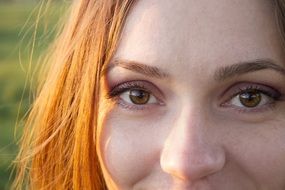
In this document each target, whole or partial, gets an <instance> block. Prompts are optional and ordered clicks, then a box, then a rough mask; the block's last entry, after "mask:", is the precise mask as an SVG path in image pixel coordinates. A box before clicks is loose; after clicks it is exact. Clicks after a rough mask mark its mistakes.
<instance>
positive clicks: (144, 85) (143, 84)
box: [110, 80, 165, 98]
mask: <svg viewBox="0 0 285 190" xmlns="http://www.w3.org/2000/svg"><path fill="white" fill-rule="evenodd" d="M136 87H137V88H140V89H143V90H145V91H147V92H148V93H151V94H153V95H154V96H155V97H156V96H159V97H158V98H165V96H164V93H163V92H162V91H161V90H160V88H158V87H157V86H156V85H155V84H153V83H152V82H149V81H146V80H131V81H125V82H121V83H119V84H117V85H115V86H114V87H112V88H111V90H110V93H112V91H114V90H116V89H118V88H121V89H122V91H121V92H123V91H126V90H129V89H131V88H136ZM123 89H125V90H123Z"/></svg>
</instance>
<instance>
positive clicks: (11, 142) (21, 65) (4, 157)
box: [0, 1, 67, 190]
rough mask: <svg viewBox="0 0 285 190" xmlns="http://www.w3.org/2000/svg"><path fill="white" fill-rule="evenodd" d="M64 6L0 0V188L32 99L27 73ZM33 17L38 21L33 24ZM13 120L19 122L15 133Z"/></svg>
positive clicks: (7, 175)
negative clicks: (3, 1) (0, 0)
mask: <svg viewBox="0 0 285 190" xmlns="http://www.w3.org/2000/svg"><path fill="white" fill-rule="evenodd" d="M42 2H45V1H42ZM66 5H67V3H65V4H63V3H61V4H59V3H56V4H55V3H52V4H51V5H50V6H47V5H43V6H41V4H40V3H39V4H36V3H27V2H22V3H20V2H18V3H1V2H0V18H1V19H0V92H1V93H0V189H1V190H5V189H10V184H11V181H12V180H13V175H10V174H11V169H12V167H11V164H12V161H13V160H14V158H15V155H16V153H17V145H16V142H17V140H18V139H19V136H20V135H21V134H20V133H21V128H22V123H23V120H24V119H23V117H24V114H25V113H26V112H27V110H28V108H29V105H30V102H31V100H32V96H31V95H32V94H31V89H30V87H31V76H32V74H31V73H33V72H34V71H35V69H34V68H35V67H36V64H40V63H38V62H37V60H38V57H39V55H41V54H42V53H43V51H44V50H45V49H46V47H47V46H48V43H49V42H50V41H51V40H52V38H53V36H54V31H55V29H56V21H58V20H59V17H60V16H59V15H61V14H62V12H63V11H64V7H65V6H66ZM47 7H49V8H48V9H47ZM39 12H40V14H38V13H39ZM37 20H38V21H39V24H36V23H37V22H36V21H37ZM32 50H34V53H33V54H32ZM29 65H30V67H29ZM29 68H31V69H29ZM17 117H18V118H19V119H18V120H17ZM16 121H17V122H18V123H19V124H18V127H17V133H16V135H15V126H16Z"/></svg>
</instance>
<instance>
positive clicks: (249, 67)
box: [214, 59, 285, 81]
mask: <svg viewBox="0 0 285 190" xmlns="http://www.w3.org/2000/svg"><path fill="white" fill-rule="evenodd" d="M265 69H270V70H274V71H277V72H279V73H281V74H282V75H285V70H284V68H283V67H282V66H280V65H278V64H276V63H275V62H274V61H273V60H271V59H257V60H253V61H246V62H240V63H236V64H233V65H229V66H225V67H221V68H219V69H217V70H216V72H215V74H214V79H215V80H216V81H224V80H226V79H229V78H232V77H235V76H239V75H243V74H246V73H250V72H256V71H260V70H265Z"/></svg>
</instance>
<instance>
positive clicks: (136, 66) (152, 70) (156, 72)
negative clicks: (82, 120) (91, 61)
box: [103, 59, 170, 79]
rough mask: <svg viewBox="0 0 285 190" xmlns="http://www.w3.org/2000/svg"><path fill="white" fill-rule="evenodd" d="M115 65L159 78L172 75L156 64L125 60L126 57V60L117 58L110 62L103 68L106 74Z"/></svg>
mask: <svg viewBox="0 0 285 190" xmlns="http://www.w3.org/2000/svg"><path fill="white" fill-rule="evenodd" d="M114 67H122V68H124V69H128V70H131V71H134V72H137V73H140V74H143V75H146V76H148V77H152V78H158V79H163V78H168V77H169V76H170V75H169V74H168V73H166V72H164V71H162V70H161V69H159V68H157V67H155V66H149V65H146V64H143V63H139V62H136V61H130V60H125V59H124V60H120V59H115V60H114V61H112V62H111V63H110V64H108V66H107V67H106V68H105V69H103V74H105V73H106V72H108V71H109V70H110V69H112V68H114Z"/></svg>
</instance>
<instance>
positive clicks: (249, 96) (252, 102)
mask: <svg viewBox="0 0 285 190" xmlns="http://www.w3.org/2000/svg"><path fill="white" fill-rule="evenodd" d="M261 99H262V95H261V92H259V91H257V90H254V89H253V90H248V91H246V92H243V93H241V94H240V95H239V100H240V103H241V104H242V105H243V106H245V107H249V108H253V107H256V106H258V105H259V104H260V102H261Z"/></svg>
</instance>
